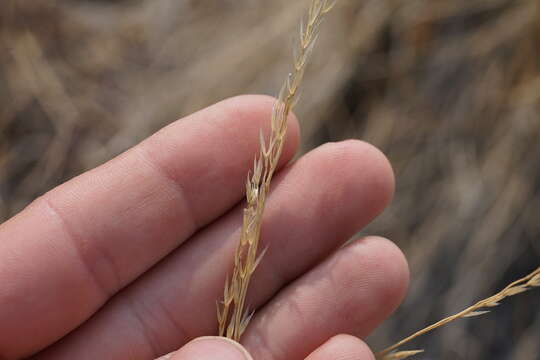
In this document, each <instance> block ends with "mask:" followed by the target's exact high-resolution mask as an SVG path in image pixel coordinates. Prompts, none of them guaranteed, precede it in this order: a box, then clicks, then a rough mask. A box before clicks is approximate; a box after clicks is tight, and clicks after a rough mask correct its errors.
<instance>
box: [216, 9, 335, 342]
mask: <svg viewBox="0 0 540 360" xmlns="http://www.w3.org/2000/svg"><path fill="white" fill-rule="evenodd" d="M334 4H335V0H312V1H311V4H310V7H309V12H308V15H307V18H306V20H305V22H304V23H303V24H302V26H301V29H300V39H299V42H298V47H297V49H296V50H295V57H294V66H293V70H292V72H291V73H290V74H289V76H288V77H287V79H286V81H285V83H284V85H283V87H282V89H281V91H280V93H279V97H278V99H277V101H276V103H275V105H274V109H273V113H272V119H271V133H270V137H269V139H268V141H265V138H264V135H263V134H262V132H261V135H260V151H259V155H258V156H257V158H256V160H255V163H254V165H253V171H252V173H250V174H248V178H247V182H246V199H247V205H246V208H245V209H244V218H243V224H242V231H241V235H240V240H239V242H238V245H237V248H236V252H235V256H234V270H233V274H232V277H231V279H230V280H229V279H227V282H226V284H225V291H224V296H223V302H222V304H218V325H219V335H220V336H227V337H229V338H231V339H233V340H236V341H238V340H240V337H241V336H242V334H243V332H244V331H245V329H246V327H247V325H248V324H249V321H250V319H251V316H252V315H253V313H250V312H249V309H247V308H246V304H245V301H246V295H247V291H248V287H249V283H250V280H251V276H252V275H253V273H254V271H255V269H256V268H257V265H258V264H259V263H260V260H261V258H262V256H263V255H264V251H263V252H260V253H259V239H260V233H261V224H262V217H263V212H264V206H265V203H266V197H267V195H268V192H269V190H270V182H271V181H272V177H273V175H274V172H275V170H276V167H277V164H278V161H279V158H280V156H281V152H282V149H283V143H284V141H285V134H286V132H287V118H288V115H289V113H290V112H291V110H292V109H293V107H294V106H295V104H296V102H297V100H298V93H299V88H300V85H301V83H302V79H303V76H304V71H305V68H306V64H307V62H308V58H309V55H310V53H311V51H312V50H313V47H314V45H315V42H316V41H317V37H318V34H319V28H320V25H321V23H322V21H323V18H324V16H325V15H326V14H327V13H328V12H329V11H330V10H331V9H332V7H333V6H334Z"/></svg>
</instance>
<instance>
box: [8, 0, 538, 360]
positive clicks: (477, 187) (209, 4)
mask: <svg viewBox="0 0 540 360" xmlns="http://www.w3.org/2000/svg"><path fill="white" fill-rule="evenodd" d="M306 5H307V1H294V2H293V1H291V0H272V1H263V0H234V1H233V0H154V1H128V0H126V1H119V0H116V1H114V0H108V1H107V0H101V1H97V0H93V1H91V0H56V1H53V0H32V1H15V0H6V1H3V2H2V8H1V10H0V214H1V215H0V216H1V218H3V219H6V218H8V217H10V216H11V215H13V214H14V213H16V212H17V211H19V210H20V209H22V208H23V207H24V206H25V205H26V204H28V203H29V202H30V201H31V200H32V199H33V198H35V197H36V196H38V195H39V194H42V193H43V192H44V191H47V190H48V189H50V188H51V187H53V186H55V185H57V184H59V183H61V182H63V181H65V180H66V179H69V178H71V177H73V176H74V175H76V174H79V173H81V172H82V171H84V170H86V169H89V168H92V167H94V166H96V165H98V164H100V163H102V162H104V161H105V160H107V159H110V158H111V157H113V156H115V155H116V154H118V153H120V152H121V151H123V150H125V149H126V148H128V147H130V146H132V145H133V144H135V143H137V142H138V141H140V140H141V139H143V138H145V137H146V136H148V135H149V134H151V133H152V132H154V131H155V130H157V129H159V128H160V127H162V126H163V125H165V124H167V123H169V122H171V121H173V120H175V119H177V118H179V117H182V116H184V115H187V114H189V113H191V112H193V111H195V110H198V109H200V108H202V107H205V106H207V105H210V104H212V103H214V102H216V101H218V100H220V99H223V98H225V97H229V96H233V95H237V94H243V93H267V94H275V93H276V92H277V91H278V90H279V86H280V82H281V80H282V78H283V75H284V74H285V73H286V72H287V71H288V67H289V63H290V59H291V55H290V52H291V48H292V39H293V37H294V34H296V32H297V24H298V19H299V17H300V15H301V14H302V13H303V10H304V9H305V7H306ZM320 40H321V41H320V44H319V47H318V48H317V50H316V52H315V54H314V56H313V62H312V64H311V66H310V67H309V69H308V73H307V78H306V88H305V90H304V94H303V96H302V100H301V102H300V105H299V107H298V109H297V111H296V112H297V114H298V115H299V117H300V119H301V121H302V123H303V134H304V147H303V151H306V150H309V149H310V148H312V147H314V146H316V145H318V144H320V143H322V142H325V141H330V140H332V141H334V140H339V139H343V138H349V137H355V138H360V139H364V140H367V141H369V142H372V143H373V144H375V145H377V146H378V147H380V148H381V149H383V150H384V152H385V153H386V154H387V155H388V157H389V158H390V160H391V162H392V164H393V166H394V169H395V172H396V176H397V180H398V182H397V193H396V197H395V200H394V203H393V205H392V206H391V208H390V209H389V210H387V211H386V213H385V214H384V215H383V216H382V217H381V218H380V219H378V220H377V221H376V222H375V223H374V224H372V225H370V227H369V228H368V229H367V230H366V232H369V233H377V234H382V235H384V236H387V237H389V238H391V239H393V240H394V241H396V243H398V245H399V246H400V247H401V248H402V249H403V250H404V252H405V253H406V255H407V257H408V258H409V261H410V266H411V272H412V279H413V280H412V284H411V289H410V293H409V295H408V298H407V299H406V301H405V304H404V305H403V306H402V308H401V309H400V310H399V311H398V312H397V314H396V315H395V316H394V317H393V318H392V319H391V320H390V321H388V322H387V323H386V324H385V325H384V326H383V327H382V328H381V329H379V330H378V331H377V333H376V334H375V335H374V336H373V337H372V338H371V339H370V342H371V343H372V344H373V345H374V346H375V347H376V348H381V347H383V346H384V345H390V343H392V342H394V341H395V340H398V338H401V337H403V336H405V335H408V334H409V333H411V332H412V331H413V330H416V329H419V328H421V327H423V326H424V325H427V324H428V323H429V322H432V321H435V320H438V319H439V318H441V317H443V316H445V315H449V314H451V313H454V312H456V311H458V310H461V309H462V308H464V307H466V306H467V305H468V304H470V303H472V302H474V301H475V300H478V299H480V298H482V297H485V296H488V295H491V293H494V292H495V291H496V290H498V289H499V288H501V287H503V286H504V285H506V283H508V282H510V281H511V280H513V279H515V278H518V277H521V276H523V275H525V274H526V273H528V272H530V271H532V270H533V269H534V268H535V267H537V266H538V265H539V263H540V240H539V238H540V218H539V213H540V141H539V139H540V4H539V3H538V2H537V1H536V0H466V1H465V0H341V3H340V5H339V6H338V8H337V9H336V10H335V12H334V13H333V14H332V15H331V16H330V17H329V19H328V22H327V24H325V27H324V28H323V31H322V36H321V39H320ZM539 304H540V292H539V291H532V292H530V293H527V294H524V295H520V296H517V297H515V298H512V299H509V300H508V301H507V302H506V303H505V304H504V305H503V306H501V307H499V308H496V309H495V310H494V313H493V314H491V315H488V316H485V317H481V318H477V319H470V320H461V321H458V322H457V323H455V324H452V325H450V326H448V327H447V328H444V329H441V330H438V331H437V332H435V333H434V334H432V335H428V336H426V337H424V338H422V339H420V340H419V341H417V342H416V343H414V344H413V345H411V347H413V348H418V347H423V348H426V350H427V353H426V354H425V355H422V356H421V357H420V358H424V359H515V360H529V359H540V355H539V354H540V341H539V339H540V312H539V311H538V308H539Z"/></svg>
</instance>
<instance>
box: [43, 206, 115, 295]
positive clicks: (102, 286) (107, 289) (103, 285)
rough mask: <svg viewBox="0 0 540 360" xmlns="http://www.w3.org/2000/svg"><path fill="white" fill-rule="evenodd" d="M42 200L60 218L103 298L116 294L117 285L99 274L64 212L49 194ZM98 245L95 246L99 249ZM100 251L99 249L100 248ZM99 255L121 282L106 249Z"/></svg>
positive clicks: (70, 242) (61, 224)
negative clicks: (112, 284) (52, 200)
mask: <svg viewBox="0 0 540 360" xmlns="http://www.w3.org/2000/svg"><path fill="white" fill-rule="evenodd" d="M42 201H43V203H44V204H45V206H46V207H47V209H48V210H49V212H50V213H51V214H52V215H53V216H54V217H56V218H57V219H58V221H59V224H60V227H61V229H62V231H63V232H64V234H65V235H66V239H67V241H66V242H67V243H69V245H70V246H71V247H72V249H73V250H74V251H75V254H76V255H77V257H78V259H79V261H80V263H81V264H82V266H83V268H84V270H85V272H86V273H87V274H88V277H89V278H90V279H91V280H92V282H93V283H94V285H95V287H96V289H97V291H98V292H99V294H100V296H101V297H103V299H108V298H109V297H110V296H112V295H113V294H114V292H115V291H114V290H113V289H115V286H111V285H108V284H107V283H109V282H108V281H105V277H103V276H99V274H98V271H97V269H96V267H95V266H93V265H92V262H91V261H90V260H89V259H88V257H87V256H85V251H84V249H83V247H84V245H83V243H84V242H83V239H82V237H81V236H79V235H78V233H77V232H76V231H75V230H74V229H73V228H72V227H71V226H70V224H69V223H68V221H67V220H66V219H65V217H64V216H63V215H62V213H61V212H60V211H59V210H58V209H57V208H56V207H55V205H54V204H53V203H52V202H51V200H50V199H49V198H48V197H47V196H43V197H42ZM98 248H99V247H98V246H96V247H95V249H96V250H98ZM98 251H99V250H98ZM99 256H100V257H102V258H103V259H104V260H105V263H106V264H108V267H109V269H110V270H109V273H111V274H114V276H115V277H116V282H117V283H119V279H118V275H117V274H118V272H116V271H115V267H114V262H113V261H112V259H111V258H110V256H109V255H108V254H106V252H104V251H99Z"/></svg>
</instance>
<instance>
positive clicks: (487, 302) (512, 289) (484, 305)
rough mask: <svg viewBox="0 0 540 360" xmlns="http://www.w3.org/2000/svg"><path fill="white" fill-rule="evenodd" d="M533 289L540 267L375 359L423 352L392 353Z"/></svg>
mask: <svg viewBox="0 0 540 360" xmlns="http://www.w3.org/2000/svg"><path fill="white" fill-rule="evenodd" d="M534 287H540V267H539V268H537V269H536V270H535V271H533V272H532V273H530V274H529V275H527V276H525V277H524V278H521V279H519V280H516V281H514V282H513V283H511V284H509V285H508V286H507V287H505V288H504V289H502V290H501V291H500V292H498V293H497V294H495V295H493V296H491V297H488V298H486V299H484V300H480V301H479V302H477V303H476V304H474V305H472V306H470V307H468V308H467V309H465V310H463V311H461V312H459V313H457V314H455V315H452V316H449V317H447V318H445V319H442V320H440V321H438V322H436V323H435V324H433V325H430V326H428V327H426V328H424V329H422V330H420V331H417V332H415V333H414V334H412V335H411V336H409V337H406V338H405V339H403V340H401V341H399V342H397V343H395V344H394V345H392V346H390V347H388V348H386V349H384V350H383V351H381V352H379V353H377V359H379V360H395V359H406V358H408V357H410V356H413V355H416V354H418V353H420V352H422V351H423V350H412V351H398V352H394V351H395V350H396V349H397V348H399V347H401V346H402V345H404V344H405V343H408V342H409V341H411V340H413V339H415V338H417V337H419V336H421V335H424V334H425V333H427V332H430V331H432V330H434V329H436V328H438V327H441V326H443V325H446V324H448V323H449V322H452V321H454V320H457V319H461V318H468V317H475V316H480V315H484V314H487V313H489V312H490V310H489V309H490V308H493V307H495V306H497V305H499V304H500V302H501V300H503V299H505V298H507V297H510V296H514V295H517V294H521V293H522V292H525V291H527V290H531V289H532V288H534Z"/></svg>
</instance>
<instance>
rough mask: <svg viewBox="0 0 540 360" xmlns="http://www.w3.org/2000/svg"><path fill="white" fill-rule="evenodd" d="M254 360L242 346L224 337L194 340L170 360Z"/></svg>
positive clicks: (207, 337)
mask: <svg viewBox="0 0 540 360" xmlns="http://www.w3.org/2000/svg"><path fill="white" fill-rule="evenodd" d="M195 359H196V360H216V359H219V360H253V359H252V358H251V356H250V355H249V354H248V352H247V351H246V349H244V348H243V347H242V345H240V344H238V343H237V342H235V341H232V340H230V339H227V338H224V337H217V336H205V337H200V338H197V339H195V340H192V341H191V342H189V343H188V344H186V345H185V346H183V347H182V348H181V349H180V350H178V351H177V352H176V353H174V355H173V356H172V357H171V358H170V360H195Z"/></svg>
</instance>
